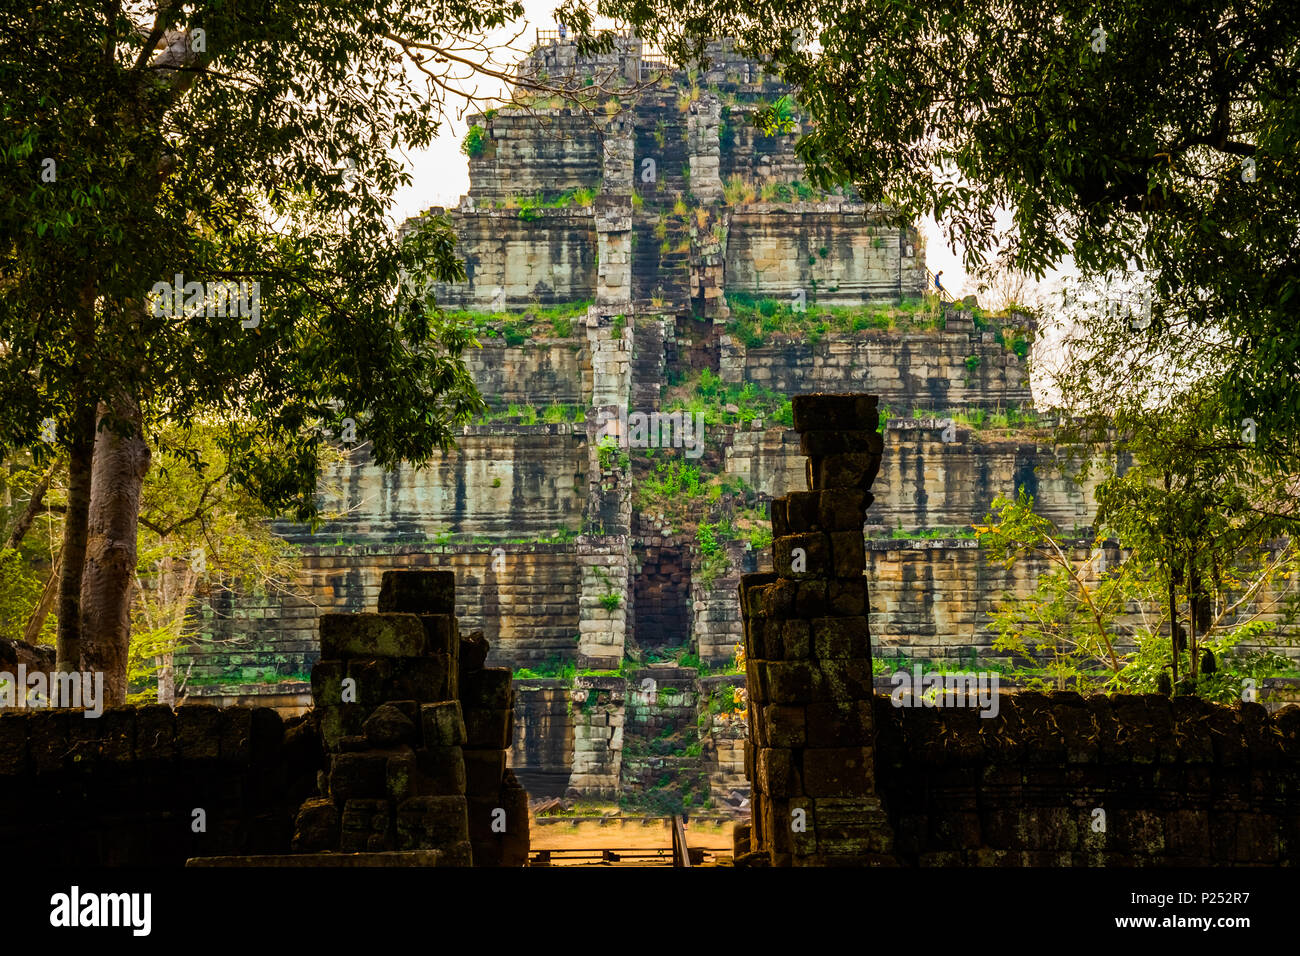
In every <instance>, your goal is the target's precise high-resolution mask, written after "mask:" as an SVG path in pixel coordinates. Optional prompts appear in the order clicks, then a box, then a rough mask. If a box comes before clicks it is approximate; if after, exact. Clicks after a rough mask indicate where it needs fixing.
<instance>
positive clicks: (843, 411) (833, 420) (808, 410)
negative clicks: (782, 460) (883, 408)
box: [791, 392, 880, 432]
mask: <svg viewBox="0 0 1300 956" xmlns="http://www.w3.org/2000/svg"><path fill="white" fill-rule="evenodd" d="M791 405H792V406H793V409H794V427H795V431H798V432H811V431H840V430H848V431H854V430H856V431H870V432H874V431H875V430H876V428H877V427H879V425H880V413H879V409H878V407H877V398H876V396H874V395H865V394H861V393H856V394H843V395H835V394H829V393H822V392H814V393H812V394H808V395H795V396H794V397H793V398H792V399H791Z"/></svg>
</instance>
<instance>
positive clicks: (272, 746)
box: [0, 705, 322, 867]
mask: <svg viewBox="0 0 1300 956" xmlns="http://www.w3.org/2000/svg"><path fill="white" fill-rule="evenodd" d="M321 766H322V751H321V745H320V740H319V738H318V736H317V734H316V730H315V727H314V726H313V725H312V724H311V722H310V721H308V720H306V719H298V720H294V721H290V722H288V723H286V722H285V721H283V720H282V719H281V718H280V716H279V715H278V714H277V713H276V712H275V711H273V710H270V709H268V708H252V707H231V708H225V709H218V708H216V707H205V706H197V705H194V706H185V707H180V708H177V709H175V710H173V709H172V708H171V707H167V706H165V705H150V706H146V707H111V708H109V709H107V710H105V711H104V713H103V715H102V716H100V717H98V718H95V719H88V718H86V717H84V716H83V714H82V712H81V711H75V710H73V711H69V710H32V711H17V712H8V713H4V714H0V845H3V846H4V847H5V851H6V853H8V854H10V859H12V860H14V861H27V863H25V864H23V865H29V864H30V865H36V866H40V865H54V864H58V865H64V866H73V867H85V866H182V865H184V863H185V861H186V860H187V859H189V858H191V857H202V856H218V855H230V854H259V853H277V852H282V851H284V850H286V849H288V846H289V839H290V836H291V834H292V833H293V815H294V811H295V809H296V807H297V805H298V804H299V803H301V801H302V800H303V799H304V797H306V796H307V795H308V794H309V793H310V791H311V789H312V787H313V785H314V783H315V779H316V774H317V771H318V770H319V769H320V768H321Z"/></svg>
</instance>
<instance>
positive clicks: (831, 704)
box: [807, 700, 874, 747]
mask: <svg viewBox="0 0 1300 956" xmlns="http://www.w3.org/2000/svg"><path fill="white" fill-rule="evenodd" d="M807 721H808V722H807V742H808V746H809V747H837V746H839V747H842V746H846V745H847V746H853V745H859V746H871V745H872V744H873V741H874V721H873V709H872V704H871V701H870V700H831V701H814V702H813V703H810V704H809V705H808V718H807Z"/></svg>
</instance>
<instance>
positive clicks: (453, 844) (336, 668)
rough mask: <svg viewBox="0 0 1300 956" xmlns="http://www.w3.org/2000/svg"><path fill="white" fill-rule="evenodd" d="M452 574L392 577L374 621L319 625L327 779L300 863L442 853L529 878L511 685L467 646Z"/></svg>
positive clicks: (338, 617) (440, 857) (478, 639)
mask: <svg viewBox="0 0 1300 956" xmlns="http://www.w3.org/2000/svg"><path fill="white" fill-rule="evenodd" d="M454 612H455V576H454V575H453V573H452V572H450V571H389V572H387V573H385V574H384V576H383V584H382V586H381V590H380V594H379V611H378V613H367V614H326V615H323V616H322V617H321V625H320V640H321V658H322V659H321V661H320V662H319V663H318V664H317V665H316V667H315V668H314V669H313V670H312V697H313V699H314V702H315V708H316V714H317V719H318V721H319V726H320V730H321V736H322V740H323V742H324V745H325V749H326V752H327V755H328V764H329V766H328V769H327V770H326V771H324V772H323V773H322V775H321V780H320V783H319V788H320V796H319V797H316V798H314V799H311V800H308V801H306V802H305V803H304V804H303V806H302V808H301V809H300V811H299V813H298V817H297V827H296V832H295V835H294V841H293V845H294V849H295V850H296V851H299V852H333V851H338V852H343V853H384V852H392V851H435V855H433V856H432V857H431V858H429V859H432V860H433V861H434V863H435V865H444V866H469V865H471V864H473V865H475V866H501V865H516V866H517V865H523V864H524V863H525V862H527V856H528V812H527V794H526V793H525V792H524V791H523V789H522V788H521V787H520V786H519V784H518V782H517V781H516V780H515V778H514V775H513V774H512V773H510V772H509V771H507V770H506V767H505V751H506V749H507V748H508V747H509V745H510V738H511V734H512V731H513V726H512V715H513V709H512V708H513V696H512V691H511V685H510V677H511V674H510V671H509V669H507V668H487V667H484V666H483V665H484V661H485V659H486V657H487V651H488V644H487V641H486V640H485V639H484V638H483V636H482V633H481V632H475V633H473V634H470V635H469V636H467V637H462V636H461V635H460V630H459V627H458V625H457V622H456V617H455V613H454Z"/></svg>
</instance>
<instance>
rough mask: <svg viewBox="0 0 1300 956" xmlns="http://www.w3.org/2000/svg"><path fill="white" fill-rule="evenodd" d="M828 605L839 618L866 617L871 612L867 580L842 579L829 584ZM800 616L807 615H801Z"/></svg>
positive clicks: (810, 615) (811, 615) (818, 615)
mask: <svg viewBox="0 0 1300 956" xmlns="http://www.w3.org/2000/svg"><path fill="white" fill-rule="evenodd" d="M826 604H827V606H828V607H829V609H830V613H832V614H834V615H836V616H839V617H855V616H859V615H865V614H866V613H867V612H868V610H869V609H868V607H867V580H866V578H854V579H852V580H848V579H840V580H833V581H830V582H828V585H827V590H826ZM800 616H801V617H802V616H805V615H803V614H801V615H800ZM806 616H808V617H821V616H822V615H820V614H809V615H806Z"/></svg>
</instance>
